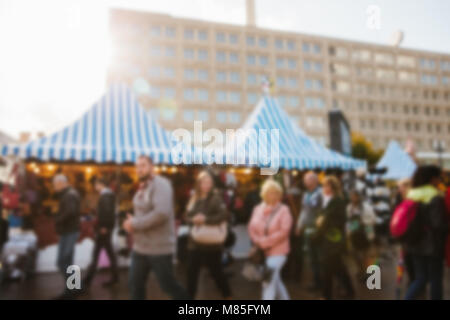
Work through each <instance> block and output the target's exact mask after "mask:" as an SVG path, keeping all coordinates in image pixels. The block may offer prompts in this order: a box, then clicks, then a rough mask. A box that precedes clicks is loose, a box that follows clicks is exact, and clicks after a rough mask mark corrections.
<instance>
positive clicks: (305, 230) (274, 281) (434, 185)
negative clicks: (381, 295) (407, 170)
mask: <svg viewBox="0 0 450 320" xmlns="http://www.w3.org/2000/svg"><path fill="white" fill-rule="evenodd" d="M135 169H136V174H137V177H138V180H139V187H138V190H137V191H136V193H135V194H134V197H133V200H132V206H133V210H132V212H129V213H128V214H127V216H126V218H125V219H123V221H118V219H117V214H116V211H117V210H116V196H115V194H114V192H113V191H112V190H111V189H110V188H109V187H108V185H109V183H108V181H107V179H106V178H103V177H97V178H96V179H95V182H94V187H95V190H96V191H97V192H98V194H99V198H98V204H97V210H96V211H97V223H96V226H95V245H94V249H93V252H92V259H91V264H90V266H89V267H88V269H87V272H86V275H85V276H84V277H83V279H82V287H81V289H79V290H77V289H75V290H74V289H69V288H68V287H67V286H65V288H64V291H63V292H62V294H61V295H60V296H58V297H57V298H58V299H73V298H76V297H77V296H79V295H80V294H82V293H83V292H85V291H86V290H89V287H90V286H91V283H92V280H93V278H94V276H95V274H96V270H97V268H98V266H97V263H98V260H99V255H100V252H101V250H102V249H104V250H105V251H106V253H107V255H108V260H109V262H110V272H111V278H110V279H109V280H108V281H106V282H105V283H103V285H104V286H105V287H109V286H113V285H116V284H117V283H119V268H118V263H117V257H116V252H115V250H114V246H113V243H112V234H113V230H114V228H115V226H116V225H117V224H120V227H121V228H122V229H123V230H125V231H126V233H127V234H128V235H130V236H131V237H132V251H131V263H130V266H129V270H128V288H129V296H130V298H131V299H139V300H141V299H145V298H146V297H147V295H146V288H147V279H148V276H149V273H150V272H152V271H153V272H154V274H155V276H156V279H157V281H158V283H159V285H160V287H161V289H162V290H163V291H164V292H165V293H166V294H167V295H168V296H169V297H171V298H173V299H195V298H196V294H197V287H198V282H199V274H200V271H201V269H202V267H206V268H207V269H208V270H209V274H210V276H211V277H212V279H213V280H214V282H215V284H216V286H217V289H218V290H219V292H220V294H221V295H222V297H223V298H224V299H232V298H233V290H232V288H231V286H230V283H229V279H228V276H227V274H226V272H225V269H224V268H225V266H224V257H225V256H227V254H228V255H229V252H227V250H228V249H227V248H229V246H230V245H229V242H230V236H231V235H232V232H231V228H230V226H231V224H233V223H246V224H247V228H248V234H249V237H250V241H251V244H252V248H251V250H250V252H249V254H248V256H249V258H248V264H251V265H252V266H253V269H252V270H254V272H255V273H257V274H258V276H257V277H256V278H257V279H258V281H260V282H261V287H262V292H261V298H262V299H265V300H273V299H282V300H288V299H290V294H289V292H288V289H287V288H286V286H285V284H284V282H285V281H286V280H285V278H286V277H285V276H284V275H283V272H282V271H283V268H285V267H286V264H287V262H288V261H289V259H292V252H291V251H292V250H291V248H292V247H295V246H296V243H295V242H296V241H299V243H301V244H302V252H304V254H303V255H304V258H306V260H308V261H309V268H310V270H311V274H312V276H311V286H310V287H308V289H309V290H311V291H312V292H315V293H317V295H318V297H320V298H322V299H333V298H338V297H339V298H345V299H353V298H355V297H356V289H355V286H354V283H355V282H354V279H353V277H352V273H351V272H350V267H349V265H350V262H351V261H352V260H353V261H354V264H355V265H356V266H357V270H358V275H357V281H364V282H365V281H366V279H367V272H366V269H367V267H368V266H369V265H370V264H373V261H374V258H373V257H374V256H380V255H382V254H383V253H382V249H383V247H384V246H386V245H398V246H400V247H401V258H402V259H403V261H404V263H405V266H406V270H407V274H408V278H409V288H408V290H407V293H406V295H405V298H406V299H416V298H421V297H422V298H423V297H425V296H426V293H425V287H426V285H427V283H430V287H431V291H430V298H432V299H442V298H443V273H444V259H445V258H446V254H447V255H448V253H449V249H450V246H449V243H448V242H449V241H448V230H449V221H450V220H449V208H450V203H449V202H450V191H448V190H449V189H447V193H446V194H444V190H443V188H442V187H443V181H442V180H441V176H442V172H441V170H440V169H439V168H438V167H436V166H430V165H428V166H420V167H418V169H417V171H416V172H415V174H414V176H413V177H412V178H411V179H404V180H401V181H399V182H398V185H397V188H396V189H397V192H396V194H395V195H396V196H395V197H392V195H391V194H390V192H389V191H388V193H386V192H385V191H386V190H389V189H388V188H386V186H385V185H384V184H383V183H382V182H381V181H380V180H377V179H368V178H366V177H363V176H362V175H359V176H358V179H357V181H356V183H353V184H350V185H351V187H348V186H347V187H345V188H344V187H343V185H344V184H343V183H342V179H340V178H338V177H337V176H335V175H328V176H326V177H322V178H320V177H319V175H318V174H317V173H315V172H313V171H309V172H307V173H305V174H304V175H303V181H302V189H303V192H302V199H301V203H299V204H298V205H299V207H300V208H301V209H300V212H299V213H297V214H296V212H293V210H296V208H293V207H292V206H291V205H290V204H289V202H288V201H286V190H284V189H283V186H282V184H281V183H279V182H278V181H277V179H274V178H268V179H266V180H265V181H263V182H262V184H260V185H259V184H258V183H257V182H256V181H253V180H252V181H251V182H250V184H251V186H250V189H249V192H248V193H247V195H246V197H245V199H243V200H242V201H240V202H241V203H239V204H236V203H237V202H236V201H229V200H230V197H231V196H230V195H232V194H233V191H232V190H225V191H223V190H219V188H218V185H217V179H216V177H215V175H214V173H213V172H212V171H210V170H204V171H201V172H200V173H199V174H198V175H197V177H196V179H195V185H194V188H193V190H192V192H191V196H190V199H189V201H188V203H187V205H186V208H184V210H183V212H184V215H183V216H182V220H183V223H184V224H186V225H188V226H189V234H188V240H187V246H186V248H187V255H186V260H187V261H186V272H185V274H186V279H185V281H180V279H177V276H176V275H175V272H174V255H175V254H176V247H177V242H178V236H177V231H176V223H175V219H176V217H175V210H174V190H173V187H172V185H171V182H170V180H169V179H167V178H166V177H164V176H162V175H159V174H156V172H155V170H154V166H153V162H152V160H151V158H150V157H147V156H140V157H139V158H138V159H137V161H136V165H135ZM358 183H359V184H358ZM361 183H362V184H361ZM53 187H54V190H55V191H56V192H57V193H58V195H59V209H58V213H57V215H56V217H55V226H56V231H57V233H58V234H59V243H58V256H57V261H56V263H57V266H58V269H59V271H60V272H61V274H62V275H63V277H64V279H67V278H68V276H69V274H68V273H67V268H68V267H69V266H70V265H72V264H73V263H74V253H75V245H76V242H77V240H78V238H79V235H80V203H81V197H80V195H79V193H78V192H77V190H76V189H75V188H73V187H72V186H71V185H70V183H69V180H68V178H67V177H66V176H65V175H63V174H57V175H56V176H54V178H53ZM386 196H387V197H386ZM391 198H395V199H394V201H390V199H391ZM405 201H413V202H414V203H417V207H418V209H417V217H416V219H415V220H417V221H416V222H415V223H416V225H418V226H419V227H418V230H419V229H420V231H419V232H416V234H415V237H414V239H412V240H411V239H408V241H406V240H404V239H394V238H393V237H391V236H390V234H389V220H390V216H391V214H392V212H393V211H394V210H395V208H397V207H399V206H402V205H403V204H404V202H405ZM445 201H447V203H446V202H445ZM380 203H381V204H380ZM230 204H232V205H234V206H236V207H239V208H238V209H239V212H240V213H239V214H236V212H234V214H233V212H232V210H230ZM386 212H389V214H386ZM236 215H237V216H236ZM386 216H388V217H389V218H386ZM293 242H294V243H293ZM448 257H450V255H448ZM302 260H303V259H302ZM299 272H300V270H299ZM247 278H249V277H247ZM335 281H337V282H339V283H340V287H341V288H342V289H343V291H344V295H340V296H339V295H337V294H336V293H335V292H334V290H333V288H334V287H335V285H334V282H335Z"/></svg>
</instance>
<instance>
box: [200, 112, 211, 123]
mask: <svg viewBox="0 0 450 320" xmlns="http://www.w3.org/2000/svg"><path fill="white" fill-rule="evenodd" d="M197 117H198V120H200V121H203V122H206V121H208V119H209V113H208V111H206V110H201V111H198V113H197Z"/></svg>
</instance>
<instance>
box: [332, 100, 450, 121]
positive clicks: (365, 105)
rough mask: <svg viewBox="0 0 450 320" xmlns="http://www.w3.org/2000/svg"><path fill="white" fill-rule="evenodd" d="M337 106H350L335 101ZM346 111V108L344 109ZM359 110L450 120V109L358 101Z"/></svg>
mask: <svg viewBox="0 0 450 320" xmlns="http://www.w3.org/2000/svg"><path fill="white" fill-rule="evenodd" d="M334 104H335V106H338V105H340V106H343V105H345V106H346V107H348V106H349V104H348V103H347V104H345V103H342V102H341V103H340V101H336V100H335V101H334ZM344 109H345V108H344ZM358 110H359V111H360V112H372V113H380V112H381V113H387V112H388V113H390V114H397V113H398V114H402V115H422V114H423V115H426V116H436V117H440V116H447V117H449V119H450V108H446V109H444V108H438V107H429V106H425V107H422V108H420V107H419V106H410V105H403V106H401V105H396V104H387V103H381V104H377V103H375V102H372V101H369V102H366V101H358Z"/></svg>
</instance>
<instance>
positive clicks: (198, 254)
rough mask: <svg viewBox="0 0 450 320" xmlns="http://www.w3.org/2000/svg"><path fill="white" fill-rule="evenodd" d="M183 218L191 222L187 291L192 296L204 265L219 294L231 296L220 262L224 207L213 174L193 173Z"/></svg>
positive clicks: (224, 218)
mask: <svg viewBox="0 0 450 320" xmlns="http://www.w3.org/2000/svg"><path fill="white" fill-rule="evenodd" d="M186 221H187V223H188V224H189V225H190V226H191V232H190V235H189V242H188V249H189V253H188V267H187V291H188V293H189V295H190V296H191V297H192V298H195V296H196V293H197V284H198V277H199V273H200V270H201V267H202V266H205V267H207V268H208V270H209V272H210V274H211V276H212V277H213V279H214V281H215V283H216V286H217V288H218V289H219V290H220V293H221V294H222V297H223V298H225V299H231V290H230V285H229V284H228V279H227V278H226V276H225V274H224V271H223V265H222V255H223V249H224V248H223V246H224V242H225V239H226V233H227V221H228V211H227V208H226V205H225V203H224V201H223V199H222V197H221V195H220V194H219V193H218V192H216V190H215V189H214V180H213V177H212V176H211V174H210V173H209V172H207V171H202V172H200V174H199V175H198V177H197V180H196V183H195V190H194V194H193V196H192V197H191V199H190V200H189V202H188V205H187V210H186ZM207 232H210V236H209V237H208V236H205V233H207ZM202 233H203V236H202ZM211 233H212V234H211Z"/></svg>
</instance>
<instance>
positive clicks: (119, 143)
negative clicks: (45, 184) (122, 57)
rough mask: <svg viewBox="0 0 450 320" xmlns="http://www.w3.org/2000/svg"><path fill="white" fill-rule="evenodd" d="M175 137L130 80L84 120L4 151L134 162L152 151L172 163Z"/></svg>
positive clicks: (159, 160) (46, 157)
mask: <svg viewBox="0 0 450 320" xmlns="http://www.w3.org/2000/svg"><path fill="white" fill-rule="evenodd" d="M174 145H175V141H172V139H171V135H170V133H169V132H168V131H165V130H164V129H163V128H162V127H161V126H160V125H159V124H158V123H157V122H156V121H155V119H153V118H152V116H151V115H150V114H149V112H146V111H145V110H144V109H143V108H142V107H141V106H140V105H139V103H138V101H137V99H136V97H135V96H134V95H133V94H132V92H131V90H130V89H129V88H127V86H126V85H124V84H113V85H111V86H110V88H109V90H108V91H107V92H106V94H104V95H103V96H102V97H101V98H100V99H99V100H98V101H97V102H96V103H94V105H93V106H92V107H91V108H90V109H89V110H88V111H87V112H85V113H84V114H83V115H82V116H81V118H80V119H78V120H77V121H75V122H74V123H72V124H70V125H68V126H66V127H65V128H63V129H62V130H60V131H57V132H55V133H53V134H51V135H49V136H46V137H43V138H40V139H37V140H34V141H31V142H29V143H26V144H5V145H3V146H1V147H0V148H1V149H0V150H1V154H2V155H16V156H18V157H20V158H23V159H30V158H36V159H39V160H42V161H50V160H54V161H79V162H84V161H94V162H97V163H105V162H115V163H124V162H133V161H135V159H136V158H137V157H138V156H139V155H141V154H146V155H149V156H151V157H152V158H153V160H154V161H155V163H167V164H172V156H171V149H172V148H173V147H174Z"/></svg>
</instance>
